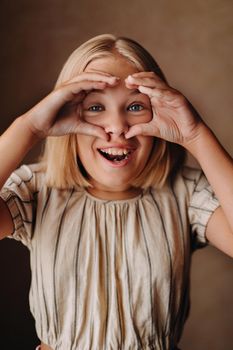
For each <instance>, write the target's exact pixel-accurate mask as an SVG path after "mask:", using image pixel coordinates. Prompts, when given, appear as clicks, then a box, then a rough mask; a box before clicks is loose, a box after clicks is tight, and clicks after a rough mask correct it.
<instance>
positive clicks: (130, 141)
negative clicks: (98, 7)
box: [0, 35, 233, 350]
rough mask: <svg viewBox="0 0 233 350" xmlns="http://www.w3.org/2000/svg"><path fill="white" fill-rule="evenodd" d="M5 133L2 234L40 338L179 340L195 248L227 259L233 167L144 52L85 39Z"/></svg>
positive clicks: (123, 343)
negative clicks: (191, 160) (24, 276)
mask: <svg viewBox="0 0 233 350" xmlns="http://www.w3.org/2000/svg"><path fill="white" fill-rule="evenodd" d="M45 138H47V140H46V147H45V151H44V155H43V157H42V159H41V161H40V162H39V163H37V164H33V165H28V166H26V165H23V166H21V167H20V168H19V169H17V170H15V169H16V167H17V165H18V164H19V162H20V161H21V160H22V159H23V157H24V155H25V154H26V153H27V152H28V151H29V149H30V148H31V147H32V146H33V145H34V144H36V143H37V142H38V141H39V140H41V139H45ZM0 141H1V142H0V162H1V164H2V166H1V168H0V181H1V187H2V191H1V201H0V203H1V210H0V213H1V214H0V222H1V238H3V237H6V236H8V237H13V238H15V239H17V240H20V241H22V243H24V244H25V245H26V246H27V247H28V248H29V249H30V253H31V255H30V256H31V270H32V282H31V289H30V308H31V312H32V314H33V316H34V317H35V322H36V330H37V334H38V337H39V338H40V339H41V341H42V344H41V347H40V348H41V349H42V350H48V349H49V350H51V349H52V350H59V349H62V350H89V349H92V350H102V349H106V350H110V349H112V350H116V349H122V350H134V349H135V350H136V349H143V350H147V349H148V350H149V349H156V350H157V349H158V350H159V349H163V350H165V349H169V350H170V349H177V345H178V342H179V339H180V336H181V332H182V329H183V326H184V322H185V319H186V318H187V316H188V310H189V272H190V262H191V253H192V251H193V249H194V248H197V247H200V246H204V245H206V244H207V243H208V242H209V243H210V244H213V245H214V246H216V247H217V248H219V249H220V250H222V251H223V252H225V253H226V254H228V255H230V256H231V257H233V214H232V207H233V165H232V160H231V159H230V157H229V155H227V153H226V152H225V150H224V149H223V148H222V146H221V145H220V144H219V142H218V141H217V139H216V137H215V136H214V134H213V133H212V132H211V130H210V129H209V128H208V127H207V126H206V125H205V123H204V122H203V120H202V119H201V118H200V117H198V116H197V114H196V113H195V111H194V110H193V108H192V107H191V106H190V104H189V103H188V101H187V100H186V99H185V97H184V96H182V94H181V93H180V92H178V91H177V90H175V89H173V88H171V87H170V86H169V85H168V84H167V82H166V80H165V78H164V76H163V74H162V72H161V70H160V69H159V67H158V65H157V64H156V62H155V61H154V59H153V58H152V57H151V56H150V54H149V53H148V52H147V51H146V50H145V49H144V48H142V47H141V46H140V45H139V44H137V43H136V42H135V41H133V40H130V39H127V38H116V37H114V36H112V35H101V36H98V37H95V38H93V39H91V40H89V41H88V42H86V43H85V44H83V45H82V46H81V47H79V48H78V49H77V50H76V51H74V52H73V54H72V55H71V56H70V58H69V59H68V61H67V62H66V64H65V66H64V67H63V69H62V71H61V74H60V76H59V78H58V81H57V84H56V87H55V89H54V91H52V92H51V93H50V94H49V95H48V96H47V97H46V98H45V99H43V100H42V101H41V102H40V103H38V104H37V105H36V106H35V107H34V108H32V109H31V110H30V111H28V112H27V113H25V114H24V115H22V116H20V117H18V118H17V119H16V120H15V122H14V123H13V124H12V125H11V126H10V128H9V129H8V130H7V131H6V132H5V133H4V134H3V135H2V137H1V140H0ZM185 150H188V151H189V152H191V153H192V155H193V156H194V157H195V158H196V159H197V160H198V161H199V163H200V165H201V167H202V170H203V172H202V171H200V170H195V169H191V168H188V167H185V166H184V165H183V159H184V151H185ZM13 171H14V172H13ZM12 172H13V173H12ZM11 173H12V175H11V176H10V174H11ZM204 174H205V175H204ZM7 179H8V180H7ZM6 180H7V181H6ZM5 182H6V183H5ZM4 183H5V184H4ZM214 193H215V194H214Z"/></svg>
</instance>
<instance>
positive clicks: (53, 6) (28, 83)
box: [0, 0, 233, 350]
mask: <svg viewBox="0 0 233 350" xmlns="http://www.w3.org/2000/svg"><path fill="white" fill-rule="evenodd" d="M0 6H1V11H0V13H1V15H0V16H1V23H0V25H1V53H0V61H1V65H0V69H1V71H0V74H1V80H0V82H1V85H0V86H1V95H0V97H1V99H0V101H1V102H0V103H1V120H0V127H1V131H3V130H4V129H5V128H6V127H7V126H9V124H10V123H11V122H12V121H13V120H14V118H16V117H17V116H18V115H20V114H22V113H23V112H25V111H26V110H27V109H28V108H30V107H32V106H33V105H34V104H35V103H36V102H37V101H39V100H40V99H41V98H42V97H44V96H45V95H46V94H47V93H48V92H49V91H50V90H51V89H52V87H53V84H54V83H55V80H56V77H57V75H58V73H59V71H60V69H61V67H62V64H63V63H64V61H65V60H66V58H67V57H68V55H69V54H70V53H71V52H72V51H73V50H74V49H75V48H76V47H77V46H78V45H79V44H81V43H82V42H83V41H85V40H87V39H89V38H90V37H92V36H95V35H97V34H102V33H114V34H117V35H125V36H129V37H132V38H133V39H136V40H138V41H139V42H141V43H142V44H143V45H144V46H145V47H146V48H147V49H148V50H149V51H150V52H151V53H152V54H153V55H154V56H155V58H156V59H157V61H158V62H159V64H160V66H161V67H162V69H163V70H164V72H165V74H166V76H167V78H168V81H169V82H170V84H171V85H172V86H174V87H175V88H177V89H179V90H180V91H182V92H183V93H184V94H185V95H186V96H187V97H188V98H189V100H190V101H191V102H192V103H193V105H194V106H195V107H196V108H197V110H198V111H199V112H200V114H201V115H202V116H203V118H204V120H205V121H206V122H207V123H208V125H209V126H210V127H211V128H212V129H213V130H214V131H215V133H216V134H217V135H218V137H219V139H220V141H221V142H222V143H223V145H224V146H225V147H226V148H227V150H228V151H229V152H230V153H231V155H232V154H233V140H232V135H233V123H232V107H233V99H232V80H233V61H232V56H233V45H232V44H233V43H232V35H233V20H232V18H233V1H232V0H196V1H188V0H178V1H176V0H173V1H172V0H170V1H166V0H153V1H152V0H147V1H145V0H144V1H143V0H134V1H126V0H118V1H103V0H100V1H98V0H95V1H94V0H81V1H74V0H72V1H64V0H46V1H45V0H34V1H31V0H18V1H17V0H15V1H6V0H4V1H1V4H0ZM38 152H39V149H38V148H37V149H35V150H34V151H33V152H31V153H30V154H29V155H28V157H27V158H26V160H25V161H26V162H31V161H32V160H33V159H34V157H35V156H36V155H37V154H38ZM203 152H204V150H203ZM216 171H217V169H216ZM219 234H221V232H220V233H219ZM28 263H29V256H28V253H27V250H26V248H24V247H23V246H22V245H21V244H18V243H16V242H14V241H10V240H3V241H2V242H1V243H0V276H1V280H0V281H1V285H0V349H2V350H11V349H13V347H14V346H16V344H17V347H19V348H20V349H25V350H27V349H28V350H30V349H33V347H34V346H35V344H36V343H37V339H36V336H35V333H34V325H33V321H32V318H31V316H30V313H29V311H28V302H27V297H28V288H29V284H30V271H29V265H28ZM191 283H192V291H191V299H192V308H191V315H190V318H189V320H188V322H187V325H186V327H185V331H184V335H183V338H182V341H181V344H180V346H181V348H182V350H202V349H203V350H206V349H212V350H232V349H233V260H232V259H231V258H229V257H228V256H226V255H224V254H223V253H221V252H219V251H217V250H216V249H214V248H213V247H208V248H205V249H202V250H199V251H197V252H196V253H195V254H194V256H193V266H192V276H191ZM5 341H8V345H4V342H5ZM64 350H66V349H64Z"/></svg>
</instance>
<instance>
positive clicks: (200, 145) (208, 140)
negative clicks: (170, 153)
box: [183, 123, 216, 160]
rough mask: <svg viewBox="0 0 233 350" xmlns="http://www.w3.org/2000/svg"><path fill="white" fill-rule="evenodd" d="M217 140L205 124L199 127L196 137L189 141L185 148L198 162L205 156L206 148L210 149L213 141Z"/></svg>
mask: <svg viewBox="0 0 233 350" xmlns="http://www.w3.org/2000/svg"><path fill="white" fill-rule="evenodd" d="M214 139H215V140H216V137H215V135H214V134H213V132H212V130H211V129H210V128H209V127H208V126H207V125H206V124H204V123H201V124H200V125H199V126H198V129H197V131H196V133H195V136H194V137H193V138H192V139H190V140H188V141H187V142H186V143H185V144H184V145H183V147H184V148H186V149H187V151H189V152H190V153H191V154H192V155H193V156H194V157H195V158H196V159H197V160H198V159H199V157H200V156H202V155H203V151H204V150H205V149H206V147H209V146H210V145H211V144H212V142H213V140H214Z"/></svg>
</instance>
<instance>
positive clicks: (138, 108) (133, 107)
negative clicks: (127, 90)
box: [128, 103, 143, 112]
mask: <svg viewBox="0 0 233 350" xmlns="http://www.w3.org/2000/svg"><path fill="white" fill-rule="evenodd" d="M142 109H143V106H142V105H140V104H138V103H135V104H134V105H131V106H129V107H128V110H130V111H131V112H140V111H141V110H142Z"/></svg>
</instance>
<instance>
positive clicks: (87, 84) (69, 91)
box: [60, 81, 107, 102]
mask: <svg viewBox="0 0 233 350" xmlns="http://www.w3.org/2000/svg"><path fill="white" fill-rule="evenodd" d="M106 86H107V83H106V82H100V81H83V82H74V83H72V84H69V85H66V86H65V87H63V88H61V89H60V93H61V94H63V93H64V98H66V101H67V102H68V101H71V100H73V99H74V97H75V96H76V95H77V94H80V93H82V95H83V94H87V93H88V92H90V91H92V90H103V89H104V88H105V87H106ZM82 95H81V96H82Z"/></svg>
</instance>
